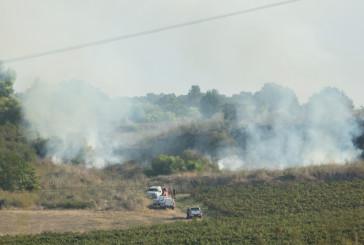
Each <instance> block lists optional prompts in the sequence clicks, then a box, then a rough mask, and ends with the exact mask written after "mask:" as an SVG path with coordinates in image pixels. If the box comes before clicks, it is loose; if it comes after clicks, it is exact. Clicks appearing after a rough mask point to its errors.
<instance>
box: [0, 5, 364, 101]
mask: <svg viewBox="0 0 364 245" xmlns="http://www.w3.org/2000/svg"><path fill="white" fill-rule="evenodd" d="M277 2H280V0H274V1H273V0H254V1H253V0H239V1H238V0H229V1H213V0H199V1H196V0H193V1H192V0H176V1H170V0H154V1H150V0H149V1H147V0H140V1H135V0H123V1H119V0H103V1H101V0H97V1H96V0H78V1H74V0H58V1H57V0H56V1H49V0H32V1H28V0H0V9H1V10H2V11H1V15H0V60H7V59H11V58H14V57H18V56H23V55H28V54H33V53H38V52H44V51H49V50H54V49H59V48H63V47H68V46H73V45H78V44H83V43H88V42H93V41H98V40H103V39H108V38H113V37H118V36H122V35H127V34H132V33H137V32H141V31H145V30H150V29H155V28H159V27H164V26H170V25H175V24H179V23H184V22H189V21H194V20H198V19H204V18H208V17H212V16H217V15H221V14H225V13H231V12H235V11H240V10H245V9H251V8H255V7H259V6H264V5H268V4H273V3H277ZM363 10H364V1H362V0H345V1H344V0H302V1H297V2H295V3H291V4H286V5H282V6H277V7H274V8H269V9H264V10H260V11H256V12H250V13H246V14H242V15H238V16H233V17H229V18H225V19H220V20H215V21H211V22H206V23H201V24H197V25H192V26H187V27H183V28H178V29H173V30H169V31H165V32H159V33H154V34H150V35H146V36H140V37H136V38H133V39H128V40H122V41H117V42H112V43H107V44H104V45H98V46H93V47H88V48H83V49H78V50H73V51H70V52H65V53H59V54H54V55H49V56H44V57H39V58H36V59H29V60H23V61H19V62H14V63H5V64H4V65H5V67H11V68H12V69H13V70H15V72H16V74H17V80H16V82H15V85H14V88H15V90H16V92H24V91H25V90H26V89H27V88H29V87H30V86H31V85H32V84H33V83H34V82H35V81H36V80H40V81H42V82H46V83H60V82H64V81H69V80H73V79H77V80H81V81H84V82H86V83H89V84H91V85H93V86H94V87H96V88H98V89H100V90H101V91H102V92H104V93H106V94H107V95H109V96H111V97H117V96H143V95H145V94H146V93H175V94H177V95H179V94H186V93H188V90H189V89H190V87H191V86H192V85H195V84H196V85H199V86H200V87H201V89H202V91H207V90H210V89H217V90H218V91H219V92H220V93H222V94H226V95H232V94H235V93H239V92H240V91H250V92H255V91H258V90H260V88H261V87H262V86H263V85H264V84H265V83H269V82H273V83H277V84H280V85H283V86H287V87H289V88H291V89H293V90H294V91H295V93H296V94H297V96H298V99H299V101H300V102H301V103H305V102H306V101H307V100H308V98H309V97H310V96H311V95H313V94H314V93H316V92H319V91H320V90H322V89H323V88H324V87H327V86H333V87H337V88H339V89H340V90H343V91H344V92H345V93H346V94H347V95H348V96H349V97H350V98H351V99H352V100H353V102H354V105H355V106H356V107H360V106H364V96H363V95H362V93H363V91H364V81H363V80H364V69H363V64H364V48H363V47H362V44H363V43H364V25H363V23H364V14H363Z"/></svg>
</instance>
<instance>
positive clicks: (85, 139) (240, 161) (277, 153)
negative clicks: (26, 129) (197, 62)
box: [22, 81, 362, 170]
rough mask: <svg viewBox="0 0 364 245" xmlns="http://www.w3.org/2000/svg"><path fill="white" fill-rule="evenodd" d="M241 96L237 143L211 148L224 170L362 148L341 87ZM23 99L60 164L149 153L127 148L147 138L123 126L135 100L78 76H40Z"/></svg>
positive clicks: (320, 158) (341, 157) (349, 153)
mask: <svg viewBox="0 0 364 245" xmlns="http://www.w3.org/2000/svg"><path fill="white" fill-rule="evenodd" d="M243 95H244V96H241V98H240V99H238V102H239V103H240V104H239V105H237V119H238V120H237V122H236V124H235V126H234V128H235V129H234V130H235V131H239V135H238V136H236V135H235V136H234V137H235V140H238V141H239V139H240V142H239V143H238V144H237V146H236V147H235V148H232V147H229V148H224V147H222V148H220V149H219V152H218V154H216V153H214V155H218V156H219V157H220V161H219V163H220V166H221V167H222V168H227V169H232V170H235V169H249V168H285V167H291V166H303V165H309V164H321V163H331V162H336V163H344V162H346V161H351V160H353V159H355V158H356V157H357V156H358V155H359V154H360V151H359V150H358V149H356V148H355V146H354V144H353V139H354V138H356V137H358V136H360V135H361V133H362V132H361V130H360V127H359V125H358V123H357V121H356V120H355V119H354V117H353V103H352V101H351V100H350V99H349V98H348V97H347V96H346V95H345V94H343V93H342V92H340V91H339V90H338V89H336V88H330V87H329V88H325V89H323V90H322V91H320V92H319V93H317V94H314V95H313V96H312V97H311V98H310V99H309V101H308V102H307V103H306V104H303V105H300V104H299V102H298V100H297V97H296V95H295V93H294V92H293V90H291V89H289V88H285V87H282V86H279V85H276V84H266V85H265V86H264V87H263V88H262V89H261V90H260V91H258V92H256V93H255V94H250V95H249V93H243ZM22 100H23V103H22V104H23V109H24V116H25V121H26V122H27V123H28V124H29V125H30V126H31V128H32V129H33V132H35V134H34V135H33V136H31V137H33V138H37V137H42V138H45V139H48V141H47V145H46V147H47V153H46V154H47V157H50V158H52V159H53V160H55V161H57V162H70V161H75V160H76V161H77V160H81V161H82V162H83V163H86V164H87V165H89V166H97V167H102V166H104V165H105V164H106V163H108V162H113V163H122V162H123V161H124V160H130V159H132V158H130V159H129V158H128V157H139V156H140V155H143V154H145V153H146V152H140V151H139V150H138V149H137V148H135V150H136V151H135V152H127V151H128V149H130V146H132V147H133V145H135V144H138V141H139V140H140V137H143V134H141V133H135V132H134V133H133V132H128V131H127V130H126V131H123V129H122V125H125V122H128V121H127V120H128V119H127V118H129V116H130V115H132V113H131V114H130V111H129V108H131V107H130V106H131V105H130V104H129V103H130V101H131V100H126V99H125V100H123V99H111V98H109V97H107V96H106V95H104V94H103V93H101V92H100V91H99V90H97V89H95V88H94V87H92V86H90V85H87V84H86V83H83V82H80V81H71V82H64V83H60V84H57V85H55V84H47V83H42V82H36V83H34V84H33V86H32V87H31V88H29V89H28V90H27V91H26V92H25V93H24V94H23V95H22ZM128 101H129V102H128ZM196 137H198V136H197V135H196ZM140 142H143V141H140ZM173 142H174V141H173ZM196 142H199V141H198V139H196ZM176 143H178V142H176ZM153 147H154V148H153ZM161 147H162V146H161ZM187 147H190V148H191V149H193V147H196V148H197V149H198V148H201V147H198V146H197V145H191V146H187ZM150 148H151V149H148V148H146V149H144V148H143V149H140V150H141V151H150V153H151V154H149V155H150V156H151V157H153V154H154V155H155V154H159V153H160V152H163V149H160V147H159V146H158V145H152V146H150ZM124 150H125V152H124ZM127 154H131V155H129V156H128V155H127ZM133 154H134V155H133ZM135 154H136V155H135ZM210 154H211V152H210ZM149 155H148V156H149ZM124 158H125V159H124Z"/></svg>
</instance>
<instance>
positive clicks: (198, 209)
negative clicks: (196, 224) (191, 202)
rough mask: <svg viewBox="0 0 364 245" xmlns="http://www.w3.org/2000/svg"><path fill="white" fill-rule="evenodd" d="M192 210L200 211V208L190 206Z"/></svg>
mask: <svg viewBox="0 0 364 245" xmlns="http://www.w3.org/2000/svg"><path fill="white" fill-rule="evenodd" d="M191 210H192V211H200V208H191Z"/></svg>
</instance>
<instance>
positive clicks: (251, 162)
mask: <svg viewBox="0 0 364 245" xmlns="http://www.w3.org/2000/svg"><path fill="white" fill-rule="evenodd" d="M353 109H354V107H353V103H352V101H351V100H350V99H349V98H348V97H347V96H346V95H345V94H343V93H342V92H340V91H339V90H338V89H336V88H331V87H327V88H325V89H323V90H322V91H320V92H319V93H316V94H314V95H313V96H311V98H310V99H309V101H308V102H307V103H306V104H303V105H302V106H301V105H299V103H298V101H297V99H296V96H295V94H294V92H293V91H292V90H290V89H288V88H284V87H281V86H279V85H275V84H266V85H265V86H264V87H263V88H262V90H261V91H259V92H257V93H256V94H255V95H254V96H252V98H251V100H250V101H248V102H247V103H246V104H245V106H244V107H243V108H242V109H241V110H240V111H239V124H240V125H239V128H240V130H241V131H242V134H243V135H244V137H245V139H246V141H245V147H243V149H241V148H240V149H239V148H235V149H229V150H228V151H227V152H226V151H225V152H223V156H222V160H221V161H220V167H223V168H229V169H242V168H245V169H246V168H285V167H292V166H305V165H310V164H323V163H345V162H350V161H352V160H355V159H356V158H357V157H358V156H359V155H360V153H361V151H360V150H359V149H356V147H355V146H354V143H353V139H355V138H356V137H358V136H360V135H361V134H362V132H361V129H360V127H359V125H358V122H357V121H356V120H355V119H354V117H353Z"/></svg>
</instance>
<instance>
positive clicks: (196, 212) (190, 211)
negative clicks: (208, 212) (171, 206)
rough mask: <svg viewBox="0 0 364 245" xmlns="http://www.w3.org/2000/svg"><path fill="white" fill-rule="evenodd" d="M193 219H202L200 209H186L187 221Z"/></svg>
mask: <svg viewBox="0 0 364 245" xmlns="http://www.w3.org/2000/svg"><path fill="white" fill-rule="evenodd" d="M193 217H199V218H200V219H201V218H202V210H201V208H200V207H189V208H187V219H191V218H193Z"/></svg>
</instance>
